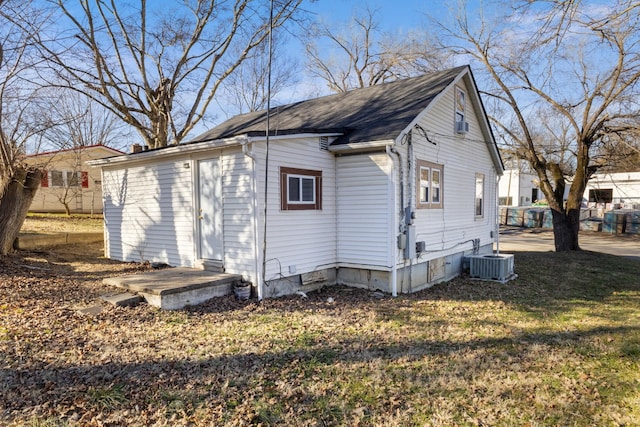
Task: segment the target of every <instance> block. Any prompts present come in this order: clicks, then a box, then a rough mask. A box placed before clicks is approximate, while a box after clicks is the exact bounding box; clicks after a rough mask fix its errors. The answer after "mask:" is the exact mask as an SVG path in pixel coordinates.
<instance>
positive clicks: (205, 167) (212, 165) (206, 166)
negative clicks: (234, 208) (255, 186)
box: [197, 158, 223, 260]
mask: <svg viewBox="0 0 640 427" xmlns="http://www.w3.org/2000/svg"><path fill="white" fill-rule="evenodd" d="M198 189H199V190H198V212H197V213H198V216H197V221H198V235H199V236H198V238H199V243H200V244H199V256H200V258H201V259H203V260H222V255H223V240H222V180H221V177H220V160H219V159H217V158H216V159H206V160H200V161H199V162H198Z"/></svg>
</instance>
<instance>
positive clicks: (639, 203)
mask: <svg viewBox="0 0 640 427" xmlns="http://www.w3.org/2000/svg"><path fill="white" fill-rule="evenodd" d="M584 198H585V199H586V201H587V206H588V207H590V208H604V209H606V210H610V209H613V208H617V209H620V208H626V209H640V171H638V172H614V173H598V174H595V175H593V176H592V177H591V179H590V180H589V182H588V183H587V188H586V189H585V192H584Z"/></svg>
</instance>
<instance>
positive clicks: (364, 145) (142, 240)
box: [92, 66, 503, 298]
mask: <svg viewBox="0 0 640 427" xmlns="http://www.w3.org/2000/svg"><path fill="white" fill-rule="evenodd" d="M266 129H267V125H266V112H264V111H262V112H255V113H248V114H244V115H240V116H236V117H234V118H232V119H230V120H228V121H226V122H224V123H222V124H221V125H219V126H217V127H215V128H214V129H211V130H210V131H208V132H206V133H204V134H202V135H200V136H199V137H197V138H195V139H194V140H192V141H190V142H188V143H184V144H180V145H176V146H170V147H166V148H162V149H157V150H149V151H143V152H141V153H135V154H129V155H125V156H119V157H113V158H109V159H102V160H97V161H94V162H92V164H93V165H97V166H100V167H101V168H102V182H103V192H104V206H105V211H104V217H105V251H106V256H108V257H109V258H112V259H117V260H127V261H138V260H150V261H157V262H165V263H168V264H170V265H174V266H186V267H200V268H202V267H203V268H215V267H218V268H224V270H225V271H226V272H229V273H235V274H241V275H243V276H244V277H246V278H247V279H248V280H250V281H251V282H252V283H253V284H254V286H256V287H257V293H258V297H259V298H264V297H271V296H277V295H282V294H286V293H292V292H295V291H297V290H303V291H307V290H311V289H314V288H317V287H319V286H322V285H326V284H335V283H340V284H347V285H353V286H359V287H367V288H370V289H380V290H382V291H386V292H391V293H392V294H394V295H396V294H398V293H402V292H412V291H416V290H419V289H421V288H424V287H427V286H430V285H431V284H433V283H436V282H439V281H443V280H448V279H450V278H452V277H454V276H456V275H458V274H460V272H461V271H462V262H463V256H464V255H465V254H471V253H473V252H476V253H490V252H491V250H492V246H493V241H494V237H495V234H496V222H497V221H496V219H497V218H496V216H497V212H496V211H497V178H498V176H499V175H501V174H502V172H503V165H502V161H501V159H500V155H499V153H498V149H497V146H496V144H495V141H494V138H493V136H492V133H491V130H490V127H489V123H488V121H487V117H486V114H485V111H484V108H483V106H482V103H481V100H480V97H479V95H478V91H477V88H476V83H475V81H474V79H473V76H472V73H471V70H470V69H469V67H467V66H463V67H457V68H453V69H450V70H446V71H442V72H437V73H433V74H430V75H425V76H421V77H415V78H410V79H406V80H400V81H396V82H392V83H387V84H383V85H379V86H373V87H368V88H364V89H357V90H353V91H351V92H347V93H343V94H336V95H330V96H326V97H321V98H317V99H311V100H308V101H302V102H297V103H294V104H290V105H284V106H281V107H277V108H273V109H272V110H271V111H270V119H269V133H268V134H269V138H267V132H266Z"/></svg>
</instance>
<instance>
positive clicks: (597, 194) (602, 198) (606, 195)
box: [589, 189, 613, 203]
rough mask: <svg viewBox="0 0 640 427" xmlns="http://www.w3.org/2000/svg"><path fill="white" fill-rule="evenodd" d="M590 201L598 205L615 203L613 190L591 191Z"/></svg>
mask: <svg viewBox="0 0 640 427" xmlns="http://www.w3.org/2000/svg"><path fill="white" fill-rule="evenodd" d="M589 201H590V202H596V203H611V202H612V201H613V189H596V190H589Z"/></svg>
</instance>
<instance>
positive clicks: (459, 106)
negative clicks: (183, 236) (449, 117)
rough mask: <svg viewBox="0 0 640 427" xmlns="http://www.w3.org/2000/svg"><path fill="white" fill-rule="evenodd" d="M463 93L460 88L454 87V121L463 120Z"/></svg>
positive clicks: (464, 102)
mask: <svg viewBox="0 0 640 427" xmlns="http://www.w3.org/2000/svg"><path fill="white" fill-rule="evenodd" d="M465 97H466V95H465V93H464V91H463V90H462V89H460V88H456V108H455V113H456V123H460V122H464V110H465V104H466V101H465Z"/></svg>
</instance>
